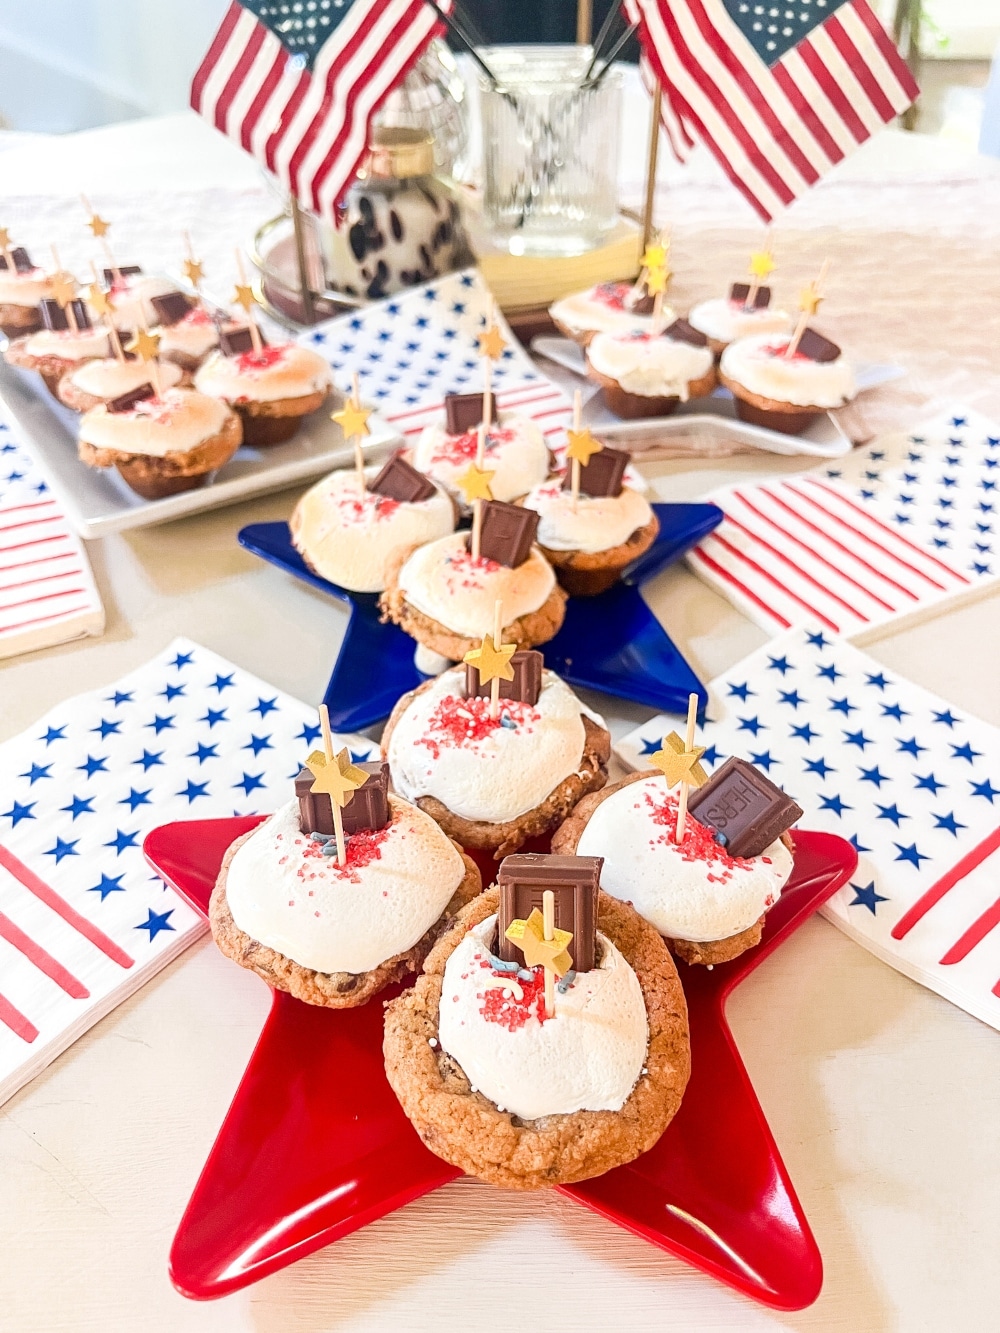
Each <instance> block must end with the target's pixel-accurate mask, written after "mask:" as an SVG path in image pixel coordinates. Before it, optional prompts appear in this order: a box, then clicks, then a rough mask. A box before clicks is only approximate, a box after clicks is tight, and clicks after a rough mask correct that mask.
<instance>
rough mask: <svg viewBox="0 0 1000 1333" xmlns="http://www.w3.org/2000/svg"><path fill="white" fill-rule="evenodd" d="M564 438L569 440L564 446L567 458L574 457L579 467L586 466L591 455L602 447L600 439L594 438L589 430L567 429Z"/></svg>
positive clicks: (598, 451)
mask: <svg viewBox="0 0 1000 1333" xmlns="http://www.w3.org/2000/svg"><path fill="white" fill-rule="evenodd" d="M566 438H567V439H568V440H569V444H568V445H567V448H566V456H567V458H572V459H574V460H575V461H576V462H577V463H579V464H580V466H581V467H586V466H587V464H588V463H589V462H590V458H591V455H592V454H599V453H600V452H601V450H602V449H603V448H604V445H603V444H601V442H600V440H595V439H594V437H593V435H591V433H590V431H589V430H568V431H567V432H566Z"/></svg>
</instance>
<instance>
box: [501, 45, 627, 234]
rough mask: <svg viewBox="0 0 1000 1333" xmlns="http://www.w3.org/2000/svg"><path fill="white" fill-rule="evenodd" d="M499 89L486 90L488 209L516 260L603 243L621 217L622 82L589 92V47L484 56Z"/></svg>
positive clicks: (516, 49) (613, 78)
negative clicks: (586, 81) (585, 79)
mask: <svg viewBox="0 0 1000 1333" xmlns="http://www.w3.org/2000/svg"><path fill="white" fill-rule="evenodd" d="M483 56H484V59H485V60H486V63H487V64H488V65H489V67H490V69H491V70H492V71H493V73H494V74H495V75H496V77H497V86H496V87H493V86H492V85H490V84H489V83H488V82H487V80H486V79H485V78H482V80H481V82H480V114H481V120H482V136H483V209H484V213H485V217H486V222H487V225H488V226H489V228H490V231H491V234H492V236H493V238H494V240H496V241H497V242H498V243H499V244H501V245H503V246H505V247H506V249H508V250H509V251H510V253H511V254H515V255H575V254H582V253H583V252H584V251H586V250H590V249H593V248H594V246H596V245H599V244H600V243H601V241H602V239H603V238H604V236H605V235H606V233H607V232H608V231H610V230H611V228H612V227H614V225H615V222H616V221H617V216H618V197H617V167H618V143H619V122H620V117H621V78H620V75H619V73H618V71H617V70H612V71H610V72H609V73H608V74H607V76H606V77H605V78H603V79H602V80H601V81H600V83H598V84H597V85H596V86H592V85H587V86H581V85H582V79H583V75H584V73H585V71H586V69H587V66H588V64H589V61H590V48H589V47H583V46H505V47H492V48H488V49H487V50H484V51H483Z"/></svg>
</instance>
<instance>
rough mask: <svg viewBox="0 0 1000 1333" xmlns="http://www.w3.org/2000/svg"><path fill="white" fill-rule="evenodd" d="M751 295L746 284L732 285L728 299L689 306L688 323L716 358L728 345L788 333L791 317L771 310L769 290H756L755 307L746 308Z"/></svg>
mask: <svg viewBox="0 0 1000 1333" xmlns="http://www.w3.org/2000/svg"><path fill="white" fill-rule="evenodd" d="M750 294H751V289H750V285H749V283H745V282H734V283H733V286H732V289H731V291H730V294H729V296H728V297H725V296H719V297H716V298H714V299H713V300H710V301H701V302H699V303H698V305H696V306H692V308H691V310H690V312H689V314H688V317H687V318H688V323H689V324H690V325H691V327H692V328H693V329H697V330H698V332H699V333H703V334H704V335H705V337H706V338H707V339H708V345H709V347H710V348H711V349H712V351H713V352H714V353H715V355H716V356H721V355H722V353H723V352H724V351H725V350H726V348H727V347H728V346H729V344H730V343H733V342H737V341H738V340H739V339H740V338H751V337H753V336H754V335H755V334H758V333H764V334H779V335H780V334H783V333H789V332H791V327H792V317H791V315H790V314H789V313H788V311H787V310H772V308H771V305H770V301H771V289H770V287H759V288H758V289H757V292H756V294H755V296H754V299H755V302H756V304H754V305H748V304H747V299H748V296H750Z"/></svg>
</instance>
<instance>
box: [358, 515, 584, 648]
mask: <svg viewBox="0 0 1000 1333" xmlns="http://www.w3.org/2000/svg"><path fill="white" fill-rule="evenodd" d="M477 503H482V514H483V518H482V541H481V547H480V554H479V556H478V558H477V557H475V556H473V554H472V550H471V543H470V537H469V533H468V532H456V533H453V534H452V535H451V536H448V537H440V538H438V540H437V541H435V542H428V543H427V544H426V545H425V546H418V547H417V549H416V550H415V551H414V552H413V553H412V554H411V555H409V556H408V557H407V558H406V559H405V560H403V561H402V562H401V564H400V566H399V567H398V569H397V570H394V571H393V572H392V574H391V575H390V577H389V581H388V583H387V584H386V589H385V592H384V593H383V594H382V599H381V606H382V612H383V614H384V615H385V617H386V618H387V619H388V620H392V621H393V622H394V623H395V624H397V625H399V626H400V627H401V628H402V629H404V630H405V631H406V633H407V634H409V635H410V636H411V637H412V638H414V639H416V640H417V642H418V643H419V644H420V645H421V646H422V647H424V648H426V649H429V650H430V651H431V652H432V653H437V654H438V655H439V656H441V657H444V658H446V659H448V660H449V661H452V662H458V661H461V659H462V658H464V657H465V655H466V653H468V652H471V651H472V650H474V649H476V648H478V647H479V644H480V640H481V636H482V634H483V632H484V630H486V629H487V627H489V626H491V625H492V624H493V613H494V607H495V606H496V603H497V602H502V603H503V616H504V619H503V625H502V629H503V637H504V640H505V642H507V643H513V644H514V645H515V646H516V647H517V648H534V647H535V646H536V645H538V644H542V643H547V642H548V640H549V639H551V638H553V637H554V636H555V635H556V634H557V633H558V631H559V628H560V626H561V625H562V622H563V617H564V615H565V612H566V594H565V592H564V591H563V590H562V588H560V587H559V585H558V584H557V583H556V576H555V573H554V572H553V569H552V566H551V565H550V564H549V562H548V561H547V560H546V559H545V557H544V556H543V555H542V553H541V551H539V549H538V547H537V546H535V545H534V544H533V542H534V536H535V529H536V528H537V526H538V515H537V514H536V513H534V511H532V510H530V509H524V508H522V507H521V506H519V505H509V504H504V503H502V502H501V501H499V500H491V501H488V502H485V503H483V502H481V501H480V502H477Z"/></svg>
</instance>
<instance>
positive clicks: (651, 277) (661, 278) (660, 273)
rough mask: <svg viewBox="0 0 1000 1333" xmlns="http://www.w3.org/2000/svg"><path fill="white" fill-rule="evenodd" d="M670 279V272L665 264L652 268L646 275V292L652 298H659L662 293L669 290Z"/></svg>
mask: <svg viewBox="0 0 1000 1333" xmlns="http://www.w3.org/2000/svg"><path fill="white" fill-rule="evenodd" d="M669 279H670V270H669V269H668V268H667V267H666V265H665V264H659V265H658V266H657V267H656V268H651V269H649V270H648V271H647V273H646V291H647V292H649V294H650V296H658V295H659V294H660V292H665V291H666V290H667V282H668V281H669Z"/></svg>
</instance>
